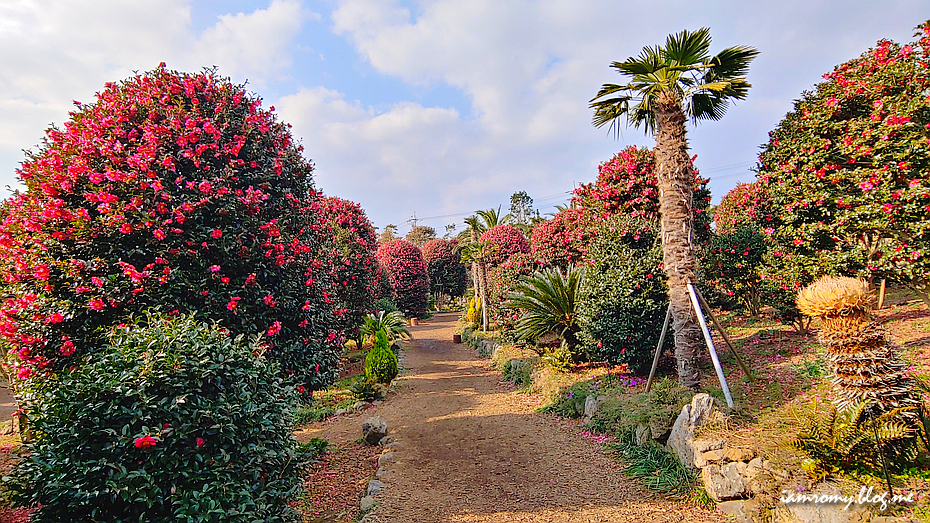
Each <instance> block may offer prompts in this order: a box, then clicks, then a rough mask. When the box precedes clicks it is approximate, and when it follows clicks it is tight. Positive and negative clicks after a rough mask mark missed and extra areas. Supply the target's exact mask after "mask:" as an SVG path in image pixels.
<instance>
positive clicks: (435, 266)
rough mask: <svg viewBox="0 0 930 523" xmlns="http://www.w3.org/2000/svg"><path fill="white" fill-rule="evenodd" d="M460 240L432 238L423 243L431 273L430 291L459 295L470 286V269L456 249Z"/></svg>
mask: <svg viewBox="0 0 930 523" xmlns="http://www.w3.org/2000/svg"><path fill="white" fill-rule="evenodd" d="M457 243H458V242H454V241H451V240H442V239H436V240H430V241H428V242H426V243H425V244H424V245H423V248H422V252H423V259H424V261H426V270H427V272H428V273H429V285H430V292H432V293H433V294H445V295H448V296H452V297H458V296H462V295H463V294H465V289H466V288H467V286H468V269H466V268H465V264H464V263H462V258H461V256H459V253H458V252H456V251H455V246H456V245H457Z"/></svg>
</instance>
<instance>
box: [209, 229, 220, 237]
mask: <svg viewBox="0 0 930 523" xmlns="http://www.w3.org/2000/svg"><path fill="white" fill-rule="evenodd" d="M210 236H211V237H213V238H219V237H221V236H223V231H221V230H219V229H213V232H211V233H210Z"/></svg>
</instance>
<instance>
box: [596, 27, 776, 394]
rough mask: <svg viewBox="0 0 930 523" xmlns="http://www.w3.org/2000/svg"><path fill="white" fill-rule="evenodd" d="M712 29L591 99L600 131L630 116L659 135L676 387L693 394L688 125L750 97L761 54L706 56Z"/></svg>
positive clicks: (648, 57) (639, 63) (681, 41)
mask: <svg viewBox="0 0 930 523" xmlns="http://www.w3.org/2000/svg"><path fill="white" fill-rule="evenodd" d="M709 49H710V30H709V29H707V28H703V29H699V30H697V31H694V32H690V31H682V32H680V33H678V34H676V35H669V37H668V39H667V40H666V42H665V45H664V46H655V47H644V48H643V50H642V52H641V53H640V55H639V56H638V57H635V58H634V57H630V58H627V60H626V61H625V62H614V63H612V64H611V67H612V68H614V69H616V70H617V72H619V73H620V74H622V75H625V76H627V77H629V80H630V81H629V83H626V84H623V85H617V84H605V85H604V86H602V87H601V90H600V91H598V93H597V96H595V97H594V98H593V99H592V100H591V108H592V109H594V118H593V123H594V125H595V127H602V126H604V125H607V124H610V128H611V129H613V130H614V133H615V135H618V133H619V130H620V129H619V121H620V119H621V117H625V118H626V120H627V123H628V124H631V125H633V126H634V127H640V126H644V127H645V130H646V132H647V133H650V132H651V133H654V134H655V140H656V146H655V158H656V160H655V161H656V174H657V176H658V179H659V194H660V198H659V200H660V201H659V212H660V215H661V221H662V252H663V258H664V260H663V261H664V263H665V271H666V273H667V274H668V286H669V302H670V303H669V307H670V308H671V310H672V320H673V326H674V332H675V359H676V360H677V362H678V381H679V382H680V383H681V384H682V385H683V386H685V387H688V388H691V389H696V388H697V387H698V383H699V379H700V375H699V373H698V369H697V360H696V357H697V354H698V351H699V350H700V347H701V331H700V329H699V327H698V325H697V324H696V323H695V321H694V319H693V316H692V314H691V303H690V301H689V297H688V290H687V282H688V280H689V279H691V280H695V281H696V279H697V278H696V274H697V258H696V257H695V254H694V245H693V233H692V230H693V215H692V212H691V205H692V202H691V198H692V195H693V192H694V172H693V170H692V166H691V160H690V155H689V154H688V140H687V132H686V130H685V121H686V120H687V119H688V118H690V119H691V121H692V122H693V123H695V124H696V123H697V122H700V121H701V120H719V119H720V118H722V117H723V115H724V113H725V112H726V110H727V107H728V106H729V104H730V100H731V99H732V100H742V99H744V98H745V97H746V94H747V93H748V92H749V87H750V84H749V82H747V81H746V77H745V75H746V73H747V71H748V70H749V63H750V62H751V61H752V60H753V58H755V57H756V55H757V54H759V52H758V51H757V50H756V49H754V48H752V47H748V46H736V47H729V48H727V49H724V50H723V51H721V52H720V53H719V54H717V55H716V56H714V57H711V56H710V55H709Z"/></svg>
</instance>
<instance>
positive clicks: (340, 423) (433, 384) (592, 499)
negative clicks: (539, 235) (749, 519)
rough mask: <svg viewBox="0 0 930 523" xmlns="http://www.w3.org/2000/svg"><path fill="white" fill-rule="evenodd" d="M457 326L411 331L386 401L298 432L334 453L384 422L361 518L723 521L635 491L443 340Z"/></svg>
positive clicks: (467, 353) (572, 433)
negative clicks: (377, 486) (382, 452)
mask: <svg viewBox="0 0 930 523" xmlns="http://www.w3.org/2000/svg"><path fill="white" fill-rule="evenodd" d="M456 319H457V315H455V314H438V315H436V316H434V317H433V318H432V319H430V320H427V321H423V322H421V323H420V325H419V326H417V327H411V328H410V330H411V332H412V334H413V336H414V341H413V342H412V343H410V344H409V348H408V350H407V351H406V352H405V354H404V359H403V360H402V366H403V367H404V368H405V370H404V371H403V372H402V374H401V376H400V377H399V378H398V380H397V381H396V382H395V384H396V387H397V391H398V392H397V394H392V395H391V396H390V398H389V399H388V401H386V402H385V403H383V404H382V405H378V406H374V407H371V408H369V409H368V410H366V411H365V412H361V413H357V414H351V415H343V416H338V417H335V418H331V419H330V420H329V421H327V422H324V423H322V424H314V425H313V426H311V427H310V428H308V429H306V430H304V431H302V432H301V433H299V434H298V439H299V440H301V441H306V440H308V439H310V438H312V437H323V438H326V439H327V440H329V441H330V442H332V443H333V444H335V445H337V446H338V445H340V443H343V444H345V443H346V442H351V441H354V440H357V439H359V438H360V437H361V424H362V421H363V420H364V419H366V418H368V417H370V416H376V415H379V416H383V417H384V418H385V419H387V421H388V424H389V426H390V432H391V434H393V435H394V436H395V438H396V442H397V444H396V445H395V446H394V448H393V449H391V450H393V455H392V456H391V457H390V458H383V464H382V465H381V467H382V470H383V471H382V473H381V476H380V477H379V479H380V480H381V481H383V482H384V483H385V484H387V487H386V488H385V489H384V491H383V492H382V493H381V494H380V495H378V496H377V497H376V498H375V499H376V501H377V507H376V509H375V511H374V512H373V513H372V514H370V515H369V516H368V518H366V521H377V522H384V523H387V522H391V523H418V522H422V523H427V522H429V523H434V522H435V523H438V522H468V523H473V522H475V523H476V522H501V523H502V522H533V523H537V522H539V523H542V522H551V523H560V522H572V523H588V522H590V523H593V522H605V523H606V522H624V521H643V522H653V521H654V522H676V523H677V522H685V521H687V522H700V521H726V519H725V516H723V515H721V514H719V513H708V512H707V511H705V510H702V509H699V508H696V507H694V506H693V505H691V504H689V503H686V502H681V501H675V500H669V499H666V498H663V497H661V496H658V495H656V494H652V493H650V492H648V491H645V490H644V489H643V488H642V487H640V486H638V485H637V484H636V483H635V482H634V481H632V480H630V479H628V478H626V477H624V476H623V475H622V473H621V469H622V465H621V463H620V462H618V461H617V460H616V459H615V458H614V457H612V456H610V455H609V454H608V453H607V452H606V451H605V449H604V447H603V445H602V444H601V443H598V442H597V441H594V440H593V439H592V438H590V437H584V436H582V434H581V429H579V428H578V426H577V423H575V422H570V421H567V420H560V419H558V418H555V417H553V416H549V415H545V414H539V413H536V409H537V408H538V399H537V398H536V397H535V396H531V395H527V394H523V393H520V392H518V391H514V390H513V389H512V387H510V386H509V385H508V384H506V383H501V381H500V379H501V378H500V374H499V373H498V372H496V371H494V370H493V369H491V368H490V367H489V366H488V363H487V361H485V360H481V359H478V358H477V357H476V356H475V355H474V354H473V352H472V351H471V350H470V349H469V348H468V347H467V346H465V345H463V344H453V343H452V341H451V340H452V334H453V330H454V328H455V323H456ZM360 488H362V489H363V488H364V485H362V486H361V487H360Z"/></svg>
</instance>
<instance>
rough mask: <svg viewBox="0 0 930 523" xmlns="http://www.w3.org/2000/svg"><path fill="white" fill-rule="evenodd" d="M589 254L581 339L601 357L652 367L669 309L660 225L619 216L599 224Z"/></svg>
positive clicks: (640, 367) (639, 367) (639, 368)
mask: <svg viewBox="0 0 930 523" xmlns="http://www.w3.org/2000/svg"><path fill="white" fill-rule="evenodd" d="M589 259H590V265H589V266H588V270H587V275H586V277H585V281H584V284H583V285H582V288H581V308H580V310H579V316H580V318H581V325H582V330H581V337H582V340H583V341H584V343H585V344H586V345H587V347H588V351H589V352H591V353H592V354H594V355H596V356H597V357H598V358H601V359H604V360H607V361H608V362H610V363H612V364H620V363H626V364H628V365H629V367H630V370H632V371H633V372H636V373H642V372H643V371H644V370H645V371H648V369H649V365H650V364H651V363H652V357H653V354H654V352H655V348H656V344H657V343H658V342H659V334H660V333H661V331H662V323H663V321H664V320H665V313H666V310H667V309H668V293H667V290H666V287H665V272H664V271H663V270H662V269H661V268H660V267H661V263H662V247H661V245H660V242H659V240H658V227H657V226H656V225H655V224H654V223H653V222H649V221H646V220H642V219H632V218H614V219H612V220H610V221H609V222H606V223H604V224H603V225H602V226H601V228H600V229H599V230H598V235H597V240H596V241H595V242H594V244H593V245H592V246H591V251H590V254H589ZM671 338H672V337H671V336H668V337H667V338H666V341H668V342H669V346H671Z"/></svg>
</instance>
